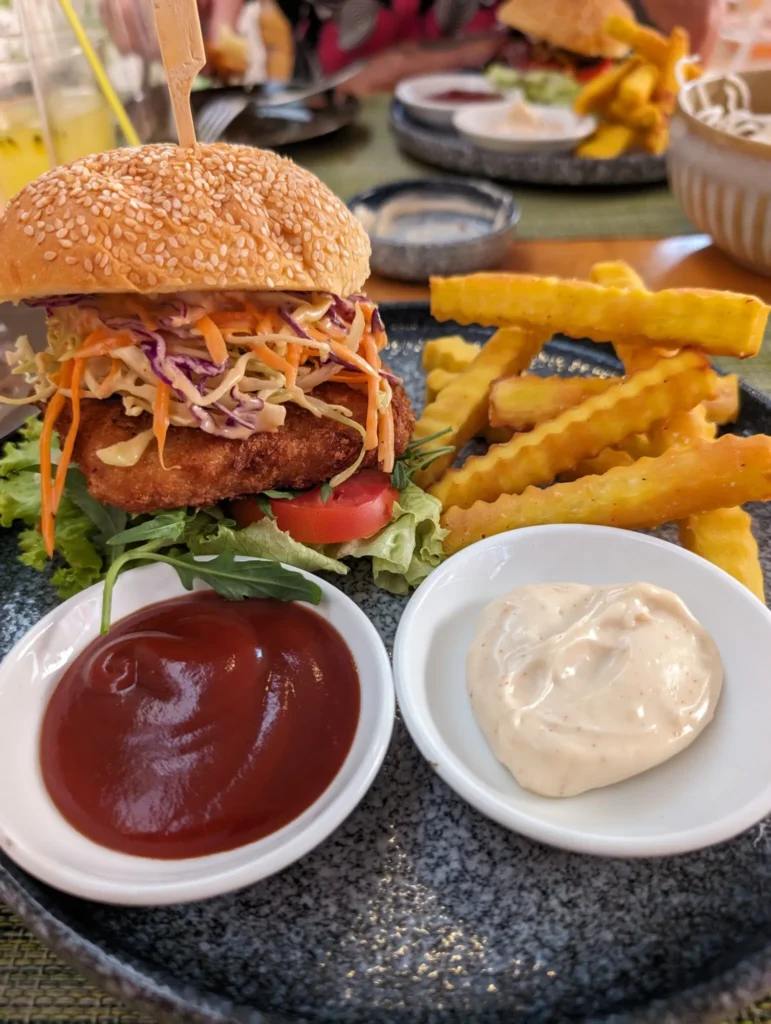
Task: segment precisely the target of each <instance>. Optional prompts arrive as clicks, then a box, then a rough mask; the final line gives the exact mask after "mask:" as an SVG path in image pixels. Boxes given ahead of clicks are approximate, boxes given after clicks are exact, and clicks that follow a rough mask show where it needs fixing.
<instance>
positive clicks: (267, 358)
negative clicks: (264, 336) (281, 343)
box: [252, 345, 293, 379]
mask: <svg viewBox="0 0 771 1024" xmlns="http://www.w3.org/2000/svg"><path fill="white" fill-rule="evenodd" d="M252 352H254V354H255V355H256V356H257V357H258V358H259V359H261V360H262V361H263V363H265V364H266V366H270V367H271V368H272V369H273V370H279V371H280V372H281V373H283V374H285V375H286V377H287V379H288V378H289V376H290V374H291V373H292V369H293V367H292V366H290V364H289V363H288V362H287V361H286V359H283V358H282V357H281V356H280V355H279V354H278V352H274V351H273V349H272V348H268V346H267V345H252Z"/></svg>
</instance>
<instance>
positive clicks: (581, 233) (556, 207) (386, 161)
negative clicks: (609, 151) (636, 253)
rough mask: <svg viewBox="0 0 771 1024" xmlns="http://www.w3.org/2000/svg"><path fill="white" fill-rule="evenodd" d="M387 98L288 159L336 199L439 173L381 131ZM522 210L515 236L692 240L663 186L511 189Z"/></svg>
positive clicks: (374, 100)
mask: <svg viewBox="0 0 771 1024" xmlns="http://www.w3.org/2000/svg"><path fill="white" fill-rule="evenodd" d="M389 104H390V98H389V97H387V96H372V97H369V98H368V99H366V100H365V101H364V103H363V107H362V111H361V114H360V115H359V118H358V121H357V123H356V124H355V125H352V126H351V127H350V128H346V129H345V130H344V131H341V132H338V133H337V134H336V135H333V136H331V137H329V138H325V139H317V140H316V141H315V142H309V143H304V144H302V145H299V146H292V147H291V148H290V149H287V150H286V153H287V156H291V157H292V159H294V160H296V161H297V162H298V163H300V164H302V165H303V166H304V167H307V168H308V169H309V170H311V171H313V173H314V174H317V175H318V176H319V177H320V178H321V180H322V181H324V182H326V184H327V185H329V187H330V188H331V189H332V190H333V192H336V193H337V194H338V195H339V196H342V198H343V199H350V197H351V196H353V195H355V194H356V193H357V192H361V191H362V190H363V189H366V188H372V186H374V185H381V184H383V183H384V182H389V181H397V180H398V179H399V178H427V177H439V176H440V175H441V174H442V172H441V170H439V169H437V168H435V167H429V166H428V165H427V164H422V163H420V162H419V161H417V160H414V159H413V158H412V157H410V156H407V155H405V154H404V153H402V152H400V150H399V148H398V147H397V145H396V142H395V140H394V137H393V135H392V134H391V131H390V129H389V127H388V107H389ZM511 188H512V192H513V193H514V195H515V196H516V197H517V199H518V200H519V202H520V203H521V205H522V220H521V222H520V227H519V237H520V238H523V239H525V238H666V237H668V236H671V235H687V234H693V233H694V231H695V228H694V227H693V225H692V224H691V223H690V221H689V220H687V218H686V216H685V214H684V213H683V212H682V211H681V209H680V207H679V206H678V205H677V202H676V201H675V199H674V197H673V196H672V194H671V193H670V191H669V189H668V188H667V186H666V185H665V184H662V185H653V186H646V187H644V188H636V189H627V188H624V189H606V190H605V189H585V188H583V189H582V188H562V189H559V188H533V187H532V186H525V185H523V186H511Z"/></svg>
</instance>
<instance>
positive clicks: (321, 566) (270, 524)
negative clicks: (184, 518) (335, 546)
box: [187, 518, 349, 576]
mask: <svg viewBox="0 0 771 1024" xmlns="http://www.w3.org/2000/svg"><path fill="white" fill-rule="evenodd" d="M187 542H188V544H189V546H190V549H191V550H192V551H193V553H194V554H196V555H218V554H221V553H222V552H226V551H227V552H232V554H234V555H250V556H251V557H252V558H270V559H272V560H273V561H275V562H283V563H284V564H285V565H291V566H294V568H295V569H307V570H308V572H336V573H339V574H340V575H342V576H344V575H345V574H346V573H347V572H348V571H349V570H348V566H347V565H343V563H342V562H340V561H338V560H337V559H335V558H332V557H330V556H329V555H327V554H325V553H324V552H323V551H321V550H319V549H317V548H314V547H310V546H309V545H307V544H300V543H299V541H296V540H293V539H292V538H291V537H290V536H289V534H288V533H285V532H284V531H283V530H279V528H278V526H277V525H276V523H275V521H274V520H273V519H267V518H265V519H261V520H260V521H259V522H258V523H252V524H251V526H247V527H245V528H244V529H243V530H234V529H233V528H232V527H231V526H228V525H222V524H216V525H214V526H213V527H212V528H211V529H209V530H208V531H202V532H200V533H198V534H193V535H192V536H188V538H187Z"/></svg>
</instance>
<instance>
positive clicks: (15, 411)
mask: <svg viewBox="0 0 771 1024" xmlns="http://www.w3.org/2000/svg"><path fill="white" fill-rule="evenodd" d="M21 334H26V335H27V337H28V338H29V340H30V342H31V343H32V347H33V348H34V349H35V351H36V352H40V351H42V350H43V349H44V348H45V344H46V325H45V312H44V311H43V310H42V309H29V308H28V307H27V306H24V305H20V306H14V305H13V304H12V303H10V302H3V303H2V304H0V394H3V395H7V396H8V397H9V398H21V397H22V396H23V395H25V394H26V393H27V392H28V391H29V388H28V387H27V385H26V384H25V382H24V378H23V377H13V376H11V373H10V370H9V369H8V366H7V364H6V361H5V354H6V352H8V351H10V350H11V349H12V348H13V347H14V345H15V344H16V339H17V338H18V337H19V335H21ZM35 411H36V410H35V409H34V408H32V407H30V406H29V405H0V438H3V437H7V436H8V434H12V433H13V432H14V430H16V429H17V428H18V427H20V426H21V424H22V423H23V422H24V420H26V419H27V417H28V416H31V415H32V414H33V413H34V412H35Z"/></svg>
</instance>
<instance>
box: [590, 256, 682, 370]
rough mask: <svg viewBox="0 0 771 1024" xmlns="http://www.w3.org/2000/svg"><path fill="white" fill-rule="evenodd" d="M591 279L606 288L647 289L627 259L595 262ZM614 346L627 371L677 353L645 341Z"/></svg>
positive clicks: (647, 367)
mask: <svg viewBox="0 0 771 1024" xmlns="http://www.w3.org/2000/svg"><path fill="white" fill-rule="evenodd" d="M589 280H590V281H593V282H594V283H595V284H601V285H603V286H604V287H605V288H637V289H639V290H640V291H647V289H646V287H645V282H644V281H643V279H642V278H641V277H640V275H639V274H638V273H637V271H636V270H635V269H634V268H633V267H630V266H629V264H628V263H627V262H626V260H610V261H608V262H607V263H595V264H594V265H593V266H592V269H591V270H590V271H589ZM613 347H614V348H615V350H616V355H617V356H618V358H619V359H620V360H621V362H622V364H623V367H624V370H625V371H626V373H637V372H638V371H640V370H648V369H650V367H651V366H653V365H654V364H655V363H656V362H657V361H658V360H659V359H667V358H668V357H669V356H673V355H675V354H676V353H677V349H674V350H673V349H669V350H668V349H663V348H646V346H645V342H644V341H643V342H642V344H638V345H635V344H627V345H614V346H613Z"/></svg>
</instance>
